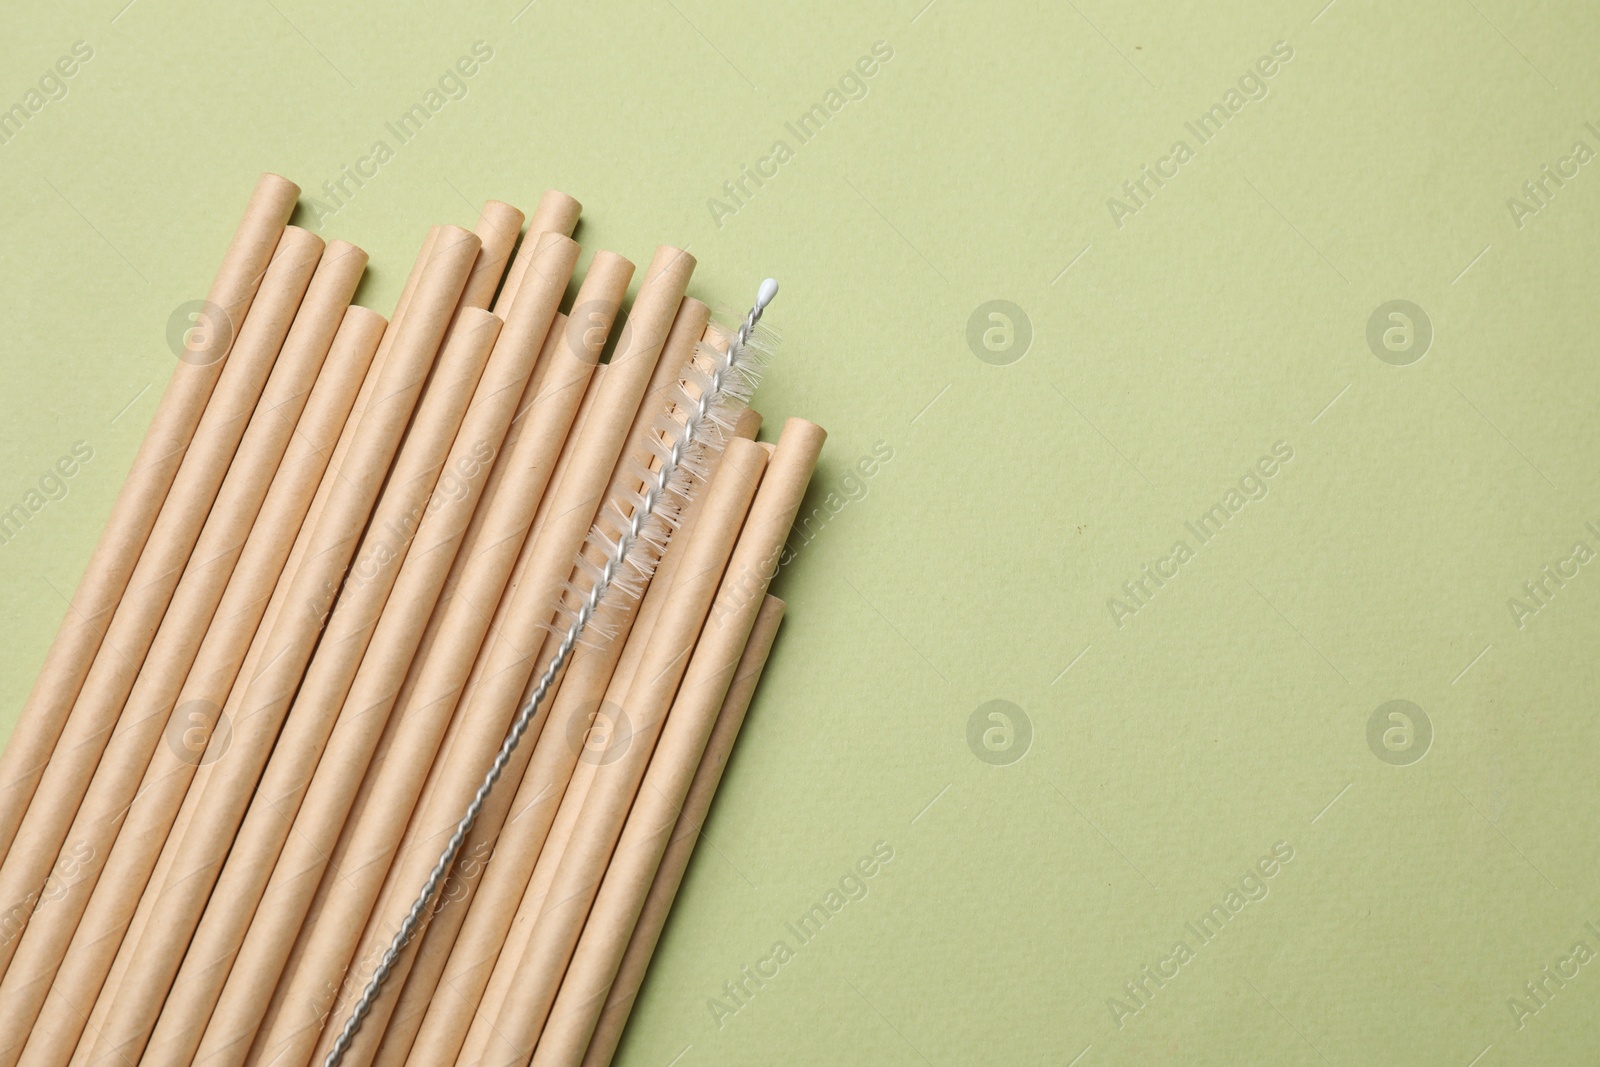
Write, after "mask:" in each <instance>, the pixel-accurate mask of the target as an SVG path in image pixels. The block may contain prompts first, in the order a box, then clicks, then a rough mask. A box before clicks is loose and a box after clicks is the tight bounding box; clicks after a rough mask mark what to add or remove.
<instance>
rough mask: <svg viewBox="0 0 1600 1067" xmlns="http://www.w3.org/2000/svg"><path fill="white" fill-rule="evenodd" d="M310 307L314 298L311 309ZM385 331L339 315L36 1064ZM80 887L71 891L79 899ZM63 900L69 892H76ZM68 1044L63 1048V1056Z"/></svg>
mask: <svg viewBox="0 0 1600 1067" xmlns="http://www.w3.org/2000/svg"><path fill="white" fill-rule="evenodd" d="M320 285H321V276H320V274H319V276H318V279H317V280H315V281H314V282H313V294H315V290H316V289H317V288H318V287H319V286H320ZM310 301H311V297H308V298H307V305H308V306H309V304H310ZM383 326H384V321H383V318H382V316H380V315H377V314H376V313H374V312H371V311H368V310H366V309H365V308H351V309H349V310H348V311H347V312H346V313H345V315H344V317H343V322H342V324H341V326H340V327H339V332H338V334H337V335H336V336H335V338H334V340H333V342H332V346H331V349H330V350H329V352H328V355H327V358H326V360H325V362H324V364H323V368H322V373H321V374H320V375H319V377H318V378H317V384H316V387H315V388H314V389H313V390H312V392H311V395H310V399H309V400H308V401H307V403H306V405H305V411H304V413H303V414H301V416H300V419H299V422H298V423H297V424H296V425H295V427H294V437H293V439H292V440H291V441H290V443H289V447H288V451H287V452H286V454H285V456H284V459H283V462H282V464H281V465H280V466H279V468H278V471H277V473H276V475H275V476H274V478H273V481H272V487H271V489H270V490H269V491H268V493H267V496H266V500H265V501H264V503H263V504H262V506H261V509H260V511H259V512H258V514H257V517H256V522H255V525H254V526H253V527H252V528H251V530H250V533H249V538H248V540H247V541H246V542H245V544H244V546H243V551H242V552H241V553H240V555H239V563H238V565H237V566H236V567H235V568H234V573H233V576H232V577H231V578H230V579H229V583H228V588H227V591H226V592H225V593H224V595H223V597H222V601H221V603H220V605H219V606H218V608H217V611H216V613H215V615H214V616H213V617H212V622H211V627H210V629H209V631H208V632H207V633H206V634H205V638H204V641H203V642H202V643H201V644H200V647H199V650H198V654H197V655H196V657H195V659H194V662H193V665H192V666H191V667H190V669H189V670H188V672H187V680H185V678H184V675H183V674H179V675H177V676H176V680H177V681H178V682H182V690H181V691H179V692H177V693H170V691H169V695H166V696H164V697H163V700H164V701H165V702H166V704H167V706H170V707H171V708H173V709H175V710H174V713H173V715H172V718H171V721H170V723H169V724H168V725H167V727H166V729H165V731H164V733H163V737H164V739H165V743H164V744H158V745H156V747H155V749H154V752H153V754H152V756H151V758H150V759H149V760H148V761H147V764H148V765H147V767H146V769H145V771H144V776H143V781H142V782H141V783H140V784H139V788H138V792H137V796H136V799H133V803H132V806H131V808H130V809H129V811H128V814H127V818H126V821H125V822H124V823H123V825H122V828H121V831H120V833H118V834H117V837H116V844H115V846H114V847H110V848H109V849H108V851H109V853H110V854H109V857H108V858H107V859H106V861H105V869H104V871H103V873H101V875H100V878H99V881H98V882H97V883H96V882H92V881H91V882H89V883H88V884H87V885H85V886H84V887H83V888H82V889H81V892H82V893H83V894H84V896H83V897H81V898H77V901H78V904H79V907H80V908H81V907H82V905H83V903H87V904H88V907H87V909H86V910H84V912H83V915H82V917H81V920H78V921H75V922H74V923H73V924H72V925H71V926H69V927H68V928H67V930H66V934H67V936H68V937H70V938H71V945H70V948H68V949H67V950H66V954H65V959H64V961H62V964H61V969H60V970H59V971H58V972H57V973H56V976H55V981H54V984H53V985H52V986H51V1000H50V1001H49V1002H47V1004H46V1006H45V1009H44V1011H43V1012H41V1014H40V1017H39V1021H38V1022H37V1023H36V1024H35V1026H34V1036H33V1038H32V1040H30V1042H29V1049H30V1051H29V1055H28V1059H30V1060H34V1059H37V1058H38V1057H41V1056H42V1057H45V1058H47V1059H48V1057H50V1056H51V1055H57V1054H58V1055H59V1056H60V1057H61V1058H60V1059H57V1060H55V1061H53V1062H64V1057H65V1055H66V1054H67V1053H70V1052H71V1048H72V1042H73V1041H75V1040H76V1038H77V1036H78V1033H79V1031H80V1029H81V1028H82V1026H83V1022H84V1013H86V1012H87V1011H88V1009H89V1007H91V1006H92V1005H93V1004H94V1003H95V999H96V995H97V992H98V990H99V989H100V987H101V983H102V979H103V978H104V977H105V975H106V971H107V968H108V967H109V966H110V965H111V962H112V955H113V954H114V953H115V952H116V951H117V948H118V944H119V942H120V940H121V936H122V933H123V930H124V929H125V928H126V926H127V924H128V922H129V919H130V916H131V913H132V912H133V910H134V907H135V905H136V904H137V903H138V901H139V899H140V894H141V891H142V890H143V889H144V888H145V886H146V884H147V881H148V879H149V875H150V871H151V865H152V864H153V863H155V861H156V859H157V854H158V853H159V852H160V851H161V849H162V844H163V842H164V841H165V840H166V838H167V834H168V831H169V829H170V828H171V827H172V823H173V819H174V817H175V815H176V813H177V811H178V809H179V806H180V805H181V804H182V802H183V799H184V795H185V793H186V791H187V789H188V786H189V783H190V780H191V778H192V777H193V775H194V773H195V770H196V766H197V764H200V763H201V762H202V760H203V756H204V753H203V748H202V749H197V748H194V747H192V745H191V742H192V741H194V740H196V738H195V737H191V734H194V735H197V737H198V740H200V741H201V742H202V744H203V740H204V738H205V736H206V734H207V733H208V732H209V728H210V726H211V725H212V724H214V723H216V722H219V721H223V722H225V721H226V720H219V719H218V716H217V712H218V710H219V707H220V705H221V704H222V703H223V701H224V700H225V699H226V698H227V695H228V692H229V690H230V689H232V688H233V685H234V681H235V679H236V677H237V676H238V674H239V669H240V663H241V660H242V659H243V657H244V655H245V650H246V648H247V646H249V644H250V642H251V640H252V636H253V635H256V634H257V633H259V627H258V623H259V622H260V621H261V618H262V610H263V608H264V607H265V606H266V602H267V599H268V597H269V596H270V595H271V590H272V589H273V587H274V586H275V585H276V584H279V583H280V580H281V579H280V576H281V574H282V572H283V569H284V559H285V557H286V556H287V555H288V554H289V552H290V546H291V543H292V541H293V540H294V539H296V536H297V531H300V530H301V529H302V522H303V521H304V519H305V517H306V511H307V507H308V505H309V504H310V503H311V497H312V494H313V492H314V491H315V490H316V487H317V485H318V482H319V481H320V480H321V479H322V476H323V474H324V470H325V468H326V466H327V462H328V454H329V452H330V451H332V449H333V447H334V444H335V442H336V441H338V439H339V436H340V433H341V431H342V429H343V427H344V426H345V425H346V419H347V417H348V415H349V412H350V409H351V406H352V403H353V401H354V400H355V396H356V392H357V389H358V388H359V387H360V386H361V383H362V380H363V377H364V376H365V375H366V374H367V371H368V369H369V364H370V362H371V359H372V354H373V351H374V349H375V348H376V347H377V344H378V338H379V336H380V335H381V333H382V331H383ZM298 334H299V330H298V327H297V329H296V332H295V333H292V334H291V335H290V341H289V343H288V344H286V345H285V353H288V351H289V346H290V344H293V343H295V342H296V340H297V335H298ZM282 366H283V361H282V360H281V359H280V367H282ZM262 636H263V637H264V635H262ZM223 729H224V730H226V729H227V727H226V726H224V727H223ZM114 743H115V742H114ZM102 769H104V768H102ZM105 851H107V850H103V851H102V852H101V854H102V855H104V854H105ZM91 889H92V890H93V894H92V896H90V895H89V891H90V890H91ZM78 891H80V890H79V889H78V887H76V886H75V887H74V892H78ZM67 899H68V900H72V899H73V897H72V896H71V895H69V897H68V898H67ZM53 910H54V908H52V909H51V911H52V912H53ZM46 914H48V913H41V915H40V916H39V918H40V919H44V918H45V917H46ZM74 928H75V930H74ZM33 936H34V931H31V930H30V932H29V938H30V939H31V938H32V937H33ZM26 948H27V946H26V944H25V945H24V949H25V950H26ZM18 965H20V957H19V960H18ZM63 1045H64V1046H65V1050H64V1051H61V1049H60V1046H63ZM36 1049H37V1052H36V1051H35V1050H36ZM40 1062H43V1061H42V1060H41V1061H40Z"/></svg>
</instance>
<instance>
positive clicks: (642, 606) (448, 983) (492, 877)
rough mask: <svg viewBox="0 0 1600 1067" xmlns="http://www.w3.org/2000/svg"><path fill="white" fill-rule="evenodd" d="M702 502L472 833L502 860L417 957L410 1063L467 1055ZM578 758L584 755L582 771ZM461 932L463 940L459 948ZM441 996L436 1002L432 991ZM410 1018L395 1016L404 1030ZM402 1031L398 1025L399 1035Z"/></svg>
mask: <svg viewBox="0 0 1600 1067" xmlns="http://www.w3.org/2000/svg"><path fill="white" fill-rule="evenodd" d="M709 317H710V310H709V309H708V308H707V307H706V306H705V305H704V304H702V303H700V302H699V301H698V300H687V299H686V300H685V301H684V302H683V307H682V308H681V309H680V311H679V313H678V319H677V321H676V322H674V323H673V329H672V335H671V337H670V338H669V340H668V342H667V346H666V350H665V354H664V355H663V357H662V360H661V365H660V366H659V367H658V370H657V374H656V376H655V380H654V381H653V382H652V386H653V388H652V390H651V394H650V395H651V396H652V398H654V401H655V402H654V403H650V404H649V405H648V406H646V407H642V408H641V409H640V415H639V419H638V421H637V422H636V423H635V426H634V432H633V436H632V437H631V438H630V441H631V445H630V462H628V463H626V464H624V465H622V466H621V467H619V470H618V472H617V474H616V475H615V476H614V477H613V480H612V484H611V486H610V488H609V490H608V492H607V496H608V497H609V498H613V499H614V498H616V497H617V496H618V494H619V493H621V492H625V491H637V490H638V489H639V488H640V487H641V486H640V482H639V479H638V476H637V473H636V472H637V471H638V470H639V469H640V467H641V466H648V465H649V463H650V460H651V458H652V452H651V450H650V448H649V438H650V437H651V436H656V435H659V432H660V431H659V430H658V429H657V424H658V420H659V418H660V416H661V415H662V414H663V413H664V412H665V411H666V409H665V406H664V398H665V397H666V395H667V391H668V389H669V388H670V387H671V386H672V385H673V384H675V383H677V382H678V381H679V380H680V379H681V378H682V377H683V371H684V367H685V364H687V363H688V362H690V361H691V360H692V359H693V358H694V352H695V345H696V344H697V343H698V342H699V340H700V338H701V336H702V335H703V334H704V332H705V326H706V322H707V320H708V319H709ZM759 422H760V420H759V416H755V417H753V418H751V419H746V420H742V425H741V427H740V429H741V430H742V431H743V435H746V436H749V437H754V436H755V431H756V429H757V428H758V427H759ZM735 435H736V436H739V435H740V434H739V433H737V432H736V434H735ZM699 500H700V498H699V497H698V496H697V497H695V498H694V501H693V502H691V504H690V506H689V509H688V511H687V512H686V514H685V515H684V516H683V518H682V521H681V522H680V524H679V526H678V529H677V530H676V531H674V532H673V533H672V536H671V539H670V541H669V543H668V548H667V551H666V553H665V555H664V556H663V558H662V561H661V564H660V566H659V567H658V568H657V572H656V575H655V577H654V579H653V580H652V581H651V583H650V588H649V590H648V591H647V593H646V595H645V596H644V597H643V598H642V601H643V602H642V603H641V602H640V600H638V599H630V600H627V601H624V602H623V610H622V612H621V615H620V617H619V618H618V619H617V620H616V622H615V623H614V624H613V628H614V629H615V631H616V632H615V635H614V637H613V638H612V639H611V640H609V641H607V642H605V643H603V644H601V645H598V646H592V647H591V646H580V647H579V649H578V650H577V652H576V653H574V655H573V659H572V663H571V664H570V666H569V667H568V671H567V677H566V679H565V680H564V681H563V683H562V686H561V689H560V691H559V692H558V693H557V694H556V695H555V697H553V698H552V699H551V707H550V710H549V712H548V713H547V715H546V723H547V725H546V727H545V728H543V729H541V731H540V734H539V738H538V741H537V742H536V743H535V744H533V745H531V746H527V745H525V746H522V747H531V748H532V749H533V752H532V755H531V759H530V760H529V761H528V767H527V770H526V771H525V772H523V773H521V774H516V773H513V768H511V767H509V766H508V768H507V773H506V775H505V776H504V777H505V779H506V784H507V785H509V784H510V783H511V782H516V781H520V782H521V786H520V788H519V789H518V790H517V792H516V796H515V798H514V799H511V798H510V794H511V790H510V789H504V790H500V791H497V793H495V794H491V795H490V798H489V801H488V802H487V803H486V804H485V806H484V810H483V811H482V812H481V813H480V814H479V816H478V820H477V822H476V823H475V824H474V825H473V829H472V833H471V835H470V836H469V837H468V839H467V844H466V846H465V847H466V849H467V854H468V855H476V854H480V853H481V854H484V855H487V854H489V853H490V852H491V851H493V852H494V853H495V855H496V862H495V863H493V864H492V865H491V866H490V867H489V868H488V869H486V870H484V871H483V872H482V873H481V876H480V877H477V878H472V879H464V880H463V882H464V884H463V886H462V888H461V891H459V892H458V893H457V895H456V897H455V898H454V899H452V900H451V901H449V902H448V903H446V904H443V905H441V907H440V909H439V914H437V915H435V916H434V918H433V921H432V923H431V925H430V929H429V932H428V936H427V938H426V939H425V940H424V943H423V945H422V946H421V948H420V949H419V951H418V962H417V967H418V968H424V967H425V971H424V973H426V972H427V971H432V972H433V975H434V976H433V977H432V979H431V984H424V983H428V982H430V980H429V979H427V978H419V977H418V975H417V970H416V969H414V970H413V972H412V977H411V978H409V979H408V984H407V987H406V989H405V990H404V991H403V992H402V1002H403V1005H402V1006H405V1007H407V1008H408V1010H409V1009H410V1005H405V1004H404V1002H405V1001H407V1000H409V1001H410V1002H411V1005H415V1006H416V1007H418V1008H421V1009H423V1010H426V1011H427V1019H426V1021H425V1022H423V1023H422V1024H421V1025H422V1026H423V1030H422V1032H420V1033H419V1034H418V1035H417V1044H416V1046H415V1049H414V1050H413V1053H412V1057H413V1061H414V1062H419V1063H428V1062H452V1061H453V1060H454V1059H455V1057H456V1055H457V1053H458V1052H459V1050H460V1049H461V1046H462V1044H463V1041H464V1040H465V1038H466V1034H467V1030H468V1026H469V1024H470V1023H471V1022H472V1019H473V1013H474V1009H475V1008H477V1006H478V1004H479V1000H480V997H482V996H483V994H484V989H485V984H486V983H487V982H488V981H489V976H490V972H491V969H492V968H493V967H494V966H495V962H496V959H497V958H499V957H500V956H501V955H502V951H501V946H502V945H503V944H505V943H506V939H507V933H508V930H510V929H511V928H512V922H513V919H514V918H518V917H519V913H518V902H519V901H520V900H522V899H523V895H524V891H525V890H526V888H527V886H528V881H529V878H530V876H531V875H532V873H533V871H534V868H535V862H536V861H538V862H541V863H542V862H543V858H542V857H543V855H544V850H545V849H546V843H547V840H548V835H549V834H550V833H551V832H552V820H553V819H556V818H558V816H557V809H558V808H561V809H563V810H564V809H565V807H566V805H567V804H568V803H569V798H571V797H572V796H573V795H574V794H575V792H576V793H581V791H582V789H583V788H584V786H585V783H586V781H587V777H588V775H589V774H591V773H592V772H593V770H594V763H595V761H596V759H598V758H603V754H601V753H598V752H593V751H588V750H587V746H586V745H585V743H584V738H585V736H586V734H587V733H588V731H589V729H590V722H591V720H594V719H595V717H596V715H597V714H599V715H601V716H604V717H605V718H606V719H610V718H614V717H615V715H614V709H615V708H616V707H617V705H618V703H619V702H620V701H621V699H622V698H623V696H625V683H624V686H623V690H622V691H619V692H613V691H612V690H615V689H616V688H617V685H618V677H619V676H620V675H622V674H625V673H629V672H627V671H619V670H618V662H619V660H620V659H624V658H630V653H631V659H632V660H634V661H637V658H638V656H637V652H638V647H639V646H640V645H641V644H642V643H643V641H644V640H645V639H647V638H648V636H649V632H650V631H649V622H650V621H651V620H653V619H654V617H655V615H656V614H657V613H658V612H659V606H660V603H661V599H662V597H663V596H664V595H665V594H666V592H667V590H668V589H670V587H671V582H672V574H673V571H674V569H675V568H676V565H677V560H678V559H679V558H681V556H682V545H683V543H684V541H685V539H686V538H687V537H688V536H689V533H690V531H691V530H692V528H693V526H694V522H695V516H696V513H697V511H698V503H699ZM636 619H637V622H636ZM630 629H631V630H632V631H633V633H632V636H630ZM625 648H626V649H627V650H629V651H624V649H625ZM608 686H609V687H610V688H609V689H608ZM580 753H583V754H584V760H583V763H582V764H581V765H579V763H578V761H579V757H580ZM575 765H576V766H575ZM508 813H509V817H508ZM502 824H503V825H504V826H505V830H504V831H503V832H502V830H501V826H502ZM479 894H482V896H479ZM469 908H470V909H471V910H470V911H468V909H469ZM463 913H465V914H463ZM454 929H460V930H461V936H460V939H459V940H458V939H456V937H455V934H454V933H453V932H452V931H453V930H454ZM450 942H454V943H453V944H451V943H450ZM441 952H443V953H448V963H443V964H442V963H437V962H434V961H435V960H437V959H438V957H439V954H440V953H441ZM425 965H426V966H425ZM441 972H442V981H441V977H440V976H441ZM435 986H436V987H437V988H438V992H437V993H435V992H434V991H433V987H435ZM430 1001H431V1006H430ZM401 1017H402V1013H401V1012H399V1011H397V1013H396V1019H397V1021H398V1019H399V1018H401ZM491 1021H492V1018H491ZM395 1025H396V1023H395V1022H391V1024H390V1033H391V1035H394V1033H395V1030H394V1027H395ZM403 1040H404V1039H403V1038H402V1041H403Z"/></svg>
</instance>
